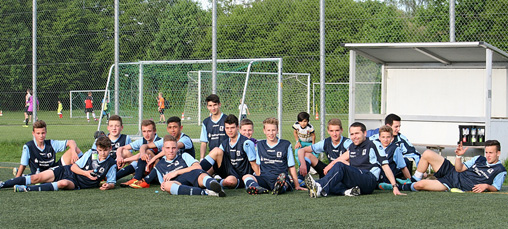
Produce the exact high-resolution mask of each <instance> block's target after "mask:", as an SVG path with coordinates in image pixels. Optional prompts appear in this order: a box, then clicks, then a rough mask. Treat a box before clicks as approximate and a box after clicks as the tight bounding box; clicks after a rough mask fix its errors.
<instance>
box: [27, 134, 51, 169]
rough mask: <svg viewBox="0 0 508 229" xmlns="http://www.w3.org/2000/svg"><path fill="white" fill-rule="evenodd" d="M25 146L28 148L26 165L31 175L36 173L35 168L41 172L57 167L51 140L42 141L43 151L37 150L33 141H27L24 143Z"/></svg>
mask: <svg viewBox="0 0 508 229" xmlns="http://www.w3.org/2000/svg"><path fill="white" fill-rule="evenodd" d="M25 145H26V146H27V147H28V152H29V153H30V160H29V161H28V165H29V166H30V170H31V172H32V174H34V173H35V172H36V171H37V168H38V169H39V171H41V172H42V171H44V170H46V169H49V168H51V167H54V166H57V163H56V152H55V150H54V149H53V146H52V145H51V140H44V145H45V147H44V150H43V151H41V150H39V149H38V148H37V146H36V145H35V142H34V141H29V142H27V143H25Z"/></svg>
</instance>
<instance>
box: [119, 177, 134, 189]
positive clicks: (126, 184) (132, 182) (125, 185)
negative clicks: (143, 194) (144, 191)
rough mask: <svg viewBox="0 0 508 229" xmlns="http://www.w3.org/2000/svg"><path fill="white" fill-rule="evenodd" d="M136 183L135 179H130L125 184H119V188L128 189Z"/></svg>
mask: <svg viewBox="0 0 508 229" xmlns="http://www.w3.org/2000/svg"><path fill="white" fill-rule="evenodd" d="M137 181H138V180H137V179H134V178H132V179H130V180H129V181H127V182H124V183H121V184H120V186H121V187H129V186H130V185H131V184H134V183H136V182H137Z"/></svg>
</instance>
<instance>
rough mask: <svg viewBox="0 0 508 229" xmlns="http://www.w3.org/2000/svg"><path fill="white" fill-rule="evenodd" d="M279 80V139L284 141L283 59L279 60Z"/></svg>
mask: <svg viewBox="0 0 508 229" xmlns="http://www.w3.org/2000/svg"><path fill="white" fill-rule="evenodd" d="M277 78H278V82H279V90H278V91H277V94H278V103H279V106H278V108H277V111H278V112H279V113H278V115H277V119H279V138H280V139H282V59H279V75H278V77H277Z"/></svg>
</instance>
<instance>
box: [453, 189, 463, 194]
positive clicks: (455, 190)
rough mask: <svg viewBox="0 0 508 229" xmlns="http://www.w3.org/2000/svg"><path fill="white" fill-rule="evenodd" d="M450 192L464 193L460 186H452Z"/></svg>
mask: <svg viewBox="0 0 508 229" xmlns="http://www.w3.org/2000/svg"><path fill="white" fill-rule="evenodd" d="M450 192H453V193H464V191H462V190H461V189H459V188H451V189H450Z"/></svg>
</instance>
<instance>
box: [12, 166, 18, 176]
mask: <svg viewBox="0 0 508 229" xmlns="http://www.w3.org/2000/svg"><path fill="white" fill-rule="evenodd" d="M12 175H13V176H16V175H18V168H12Z"/></svg>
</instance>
